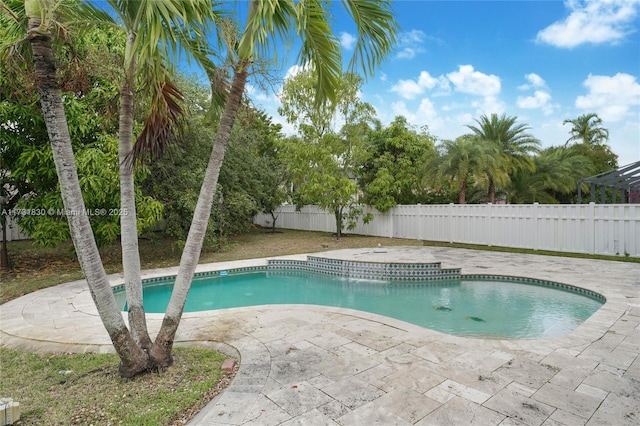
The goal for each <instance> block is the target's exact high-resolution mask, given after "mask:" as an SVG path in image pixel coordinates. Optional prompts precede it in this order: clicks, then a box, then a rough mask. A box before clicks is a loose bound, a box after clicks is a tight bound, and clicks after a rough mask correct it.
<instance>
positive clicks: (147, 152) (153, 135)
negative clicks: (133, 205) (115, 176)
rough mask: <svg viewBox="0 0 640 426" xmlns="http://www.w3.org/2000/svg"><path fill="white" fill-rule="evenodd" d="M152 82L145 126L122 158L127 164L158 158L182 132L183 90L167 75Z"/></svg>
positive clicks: (183, 112)
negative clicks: (151, 95)
mask: <svg viewBox="0 0 640 426" xmlns="http://www.w3.org/2000/svg"><path fill="white" fill-rule="evenodd" d="M154 84H155V85H157V87H156V88H155V89H154V90H152V91H151V92H152V93H153V94H154V96H153V97H152V98H151V102H150V105H149V113H148V115H147V118H146V120H145V123H144V127H143V129H142V132H141V133H140V136H138V139H137V140H136V142H135V143H134V144H133V148H132V149H131V151H130V152H129V153H128V154H127V156H126V158H125V162H126V164H127V165H128V166H129V167H132V166H133V165H134V164H135V163H137V162H141V161H144V160H145V159H147V158H151V159H157V158H159V157H160V156H161V155H162V154H163V153H164V151H165V150H166V148H167V146H169V144H170V143H171V142H173V141H174V140H176V138H177V137H178V136H180V135H182V132H183V129H184V126H183V122H182V117H183V116H184V114H185V111H184V109H183V108H182V105H181V104H182V102H183V101H184V98H183V96H182V93H181V92H180V90H179V89H178V87H176V86H175V84H174V83H173V82H172V81H171V80H169V79H168V78H164V79H162V80H159V81H157V82H155V83H154Z"/></svg>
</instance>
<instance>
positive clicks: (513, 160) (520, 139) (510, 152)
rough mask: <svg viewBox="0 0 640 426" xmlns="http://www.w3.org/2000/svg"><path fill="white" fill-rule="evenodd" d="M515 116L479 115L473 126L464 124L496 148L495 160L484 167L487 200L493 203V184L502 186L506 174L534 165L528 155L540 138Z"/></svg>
mask: <svg viewBox="0 0 640 426" xmlns="http://www.w3.org/2000/svg"><path fill="white" fill-rule="evenodd" d="M517 120H518V117H507V116H506V115H505V114H503V115H502V116H500V117H498V115H497V114H491V117H487V116H486V115H482V116H480V119H479V120H475V121H476V123H477V124H478V125H477V126H467V127H468V128H469V129H471V131H472V132H473V133H474V134H475V135H476V136H477V137H478V138H479V139H482V140H485V141H488V142H490V143H492V144H493V145H494V146H495V148H497V149H498V154H499V156H500V158H499V161H497V162H490V164H489V165H488V167H490V168H487V169H486V170H485V173H486V175H487V183H488V187H489V191H488V195H489V202H490V203H494V202H495V198H496V186H504V185H506V184H507V183H508V181H509V176H510V175H511V174H513V173H515V172H517V171H518V170H521V169H529V170H532V169H533V167H534V164H533V160H532V158H531V154H533V153H535V152H536V151H537V149H538V146H539V145H540V141H538V140H537V139H536V138H534V137H533V136H532V135H530V134H529V133H527V130H529V128H530V127H529V126H528V125H526V124H516V121H517Z"/></svg>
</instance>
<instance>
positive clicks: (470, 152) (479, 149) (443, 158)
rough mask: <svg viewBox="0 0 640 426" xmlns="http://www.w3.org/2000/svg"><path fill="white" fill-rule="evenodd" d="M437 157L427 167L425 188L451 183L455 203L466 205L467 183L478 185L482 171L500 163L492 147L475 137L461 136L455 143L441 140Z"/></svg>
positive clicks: (493, 146)
mask: <svg viewBox="0 0 640 426" xmlns="http://www.w3.org/2000/svg"><path fill="white" fill-rule="evenodd" d="M438 151H439V156H438V157H436V158H434V159H433V160H432V161H430V162H429V163H428V164H427V166H426V167H427V170H430V171H432V172H431V173H425V174H424V176H425V178H424V179H425V185H431V186H437V185H441V182H442V181H443V180H449V181H450V182H452V183H455V184H456V186H457V188H458V203H459V204H465V203H466V195H467V192H468V190H469V183H470V182H474V183H476V184H477V183H480V182H482V181H483V179H485V178H486V170H487V169H489V168H493V167H495V164H496V163H497V162H498V161H499V160H500V158H499V154H500V153H499V151H498V149H497V147H496V146H495V144H492V143H491V142H489V141H487V140H486V139H480V138H479V137H478V136H475V135H462V136H460V137H458V138H456V139H455V140H453V141H452V140H444V141H442V143H441V144H440V145H439V146H438Z"/></svg>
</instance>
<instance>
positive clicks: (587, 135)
mask: <svg viewBox="0 0 640 426" xmlns="http://www.w3.org/2000/svg"><path fill="white" fill-rule="evenodd" d="M567 123H570V124H571V125H572V127H571V130H570V133H571V137H570V138H569V139H567V142H566V143H565V146H567V145H568V144H569V142H571V141H580V142H582V144H584V145H585V146H594V145H600V144H602V143H604V142H606V141H607V140H609V130H607V129H605V128H604V127H602V126H601V124H602V119H601V118H600V117H598V114H595V113H589V114H583V115H581V116H579V117H578V118H576V119H573V120H564V121H563V122H562V124H563V125H564V124H567Z"/></svg>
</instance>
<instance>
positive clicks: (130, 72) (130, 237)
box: [118, 33, 151, 350]
mask: <svg viewBox="0 0 640 426" xmlns="http://www.w3.org/2000/svg"><path fill="white" fill-rule="evenodd" d="M134 41H135V34H133V33H129V34H127V43H126V48H125V79H124V83H123V85H122V88H121V89H120V117H119V135H118V154H119V159H120V170H119V171H120V208H121V215H120V243H121V246H122V268H123V269H124V282H125V291H126V294H127V307H128V315H129V327H130V328H131V333H132V334H133V338H134V340H135V341H136V343H137V344H138V346H140V347H141V348H143V349H145V350H149V348H150V347H151V339H150V338H149V332H148V331H147V321H146V317H145V313H144V305H143V302H142V276H141V270H140V252H139V250H138V226H137V223H136V218H137V216H136V193H135V184H134V181H133V165H131V164H129V163H128V162H127V161H125V159H126V158H127V155H128V154H129V153H130V152H131V149H132V147H133V115H134V102H135V94H134V87H133V86H134V81H135V69H136V60H135V57H134V56H133V53H132V50H133V43H134Z"/></svg>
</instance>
